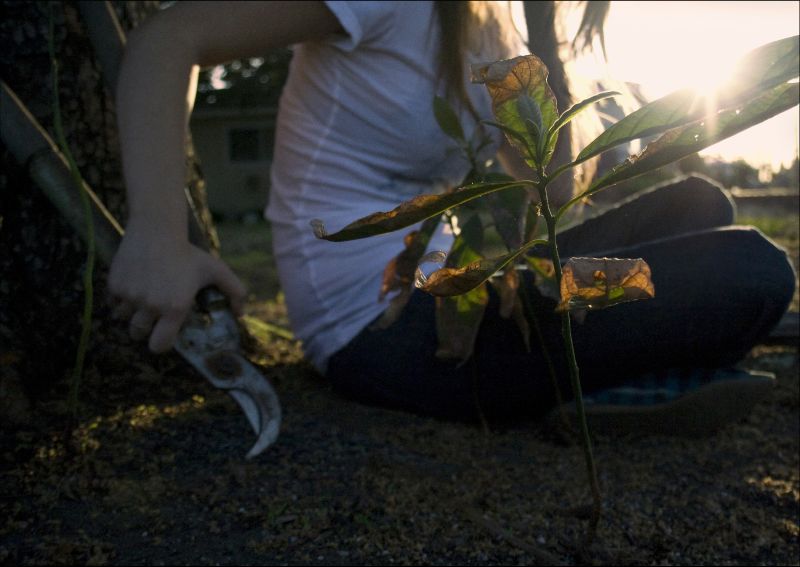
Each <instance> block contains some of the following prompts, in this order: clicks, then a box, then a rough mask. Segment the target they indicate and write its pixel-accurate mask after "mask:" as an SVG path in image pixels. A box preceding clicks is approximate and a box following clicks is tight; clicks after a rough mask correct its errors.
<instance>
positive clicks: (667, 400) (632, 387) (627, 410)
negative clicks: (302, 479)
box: [550, 368, 775, 437]
mask: <svg viewBox="0 0 800 567" xmlns="http://www.w3.org/2000/svg"><path fill="white" fill-rule="evenodd" d="M774 385H775V375H774V374H772V373H771V372H757V371H746V370H737V369H734V368H725V369H705V368H692V369H671V370H665V371H660V372H651V373H648V374H644V375H642V376H639V377H637V378H636V379H634V380H630V381H628V382H626V383H623V384H621V385H620V386H617V387H614V388H610V389H607V390H600V391H597V392H592V393H591V394H587V395H585V396H584V397H583V401H584V408H585V411H586V421H587V422H588V424H589V429H590V431H594V432H597V433H608V434H630V433H639V434H641V433H645V434H657V435H678V436H683V437H702V436H705V435H710V434H712V433H713V432H714V431H716V430H717V429H719V428H720V427H722V426H724V425H727V424H728V423H733V422H736V421H739V420H740V419H742V418H744V417H746V416H747V415H748V414H749V413H750V411H751V410H752V409H753V406H755V405H756V403H758V402H759V401H760V400H761V399H762V398H764V396H765V395H766V394H768V393H769V392H770V390H771V389H772V388H773V386H774ZM560 411H564V412H565V413H566V415H567V417H568V418H569V419H570V421H572V422H573V423H577V412H576V410H575V404H574V402H573V401H570V402H568V403H565V404H564V405H563V406H562V407H561V409H559V408H556V409H555V410H553V411H552V412H551V414H550V419H559V412H560Z"/></svg>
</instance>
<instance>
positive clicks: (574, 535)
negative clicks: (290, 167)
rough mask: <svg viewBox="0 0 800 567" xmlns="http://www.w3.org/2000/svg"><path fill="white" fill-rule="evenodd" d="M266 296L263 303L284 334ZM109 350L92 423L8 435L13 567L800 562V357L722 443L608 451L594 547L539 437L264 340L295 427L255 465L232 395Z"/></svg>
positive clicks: (564, 458) (267, 361)
mask: <svg viewBox="0 0 800 567" xmlns="http://www.w3.org/2000/svg"><path fill="white" fill-rule="evenodd" d="M224 238H225V236H224V235H223V242H224ZM792 257H793V258H795V260H796V258H797V249H796V244H795V248H794V250H793V252H792ZM262 277H263V276H262ZM272 294H273V295H272V296H271V297H266V296H265V295H262V296H254V297H253V298H251V303H250V306H249V309H250V311H251V313H253V314H255V315H265V314H268V315H269V317H270V319H271V320H272V321H277V322H278V323H279V324H280V323H282V322H283V323H284V324H285V313H284V311H283V306H282V304H281V302H280V300H279V298H278V299H277V300H276V299H275V296H274V288H273V289H272ZM795 308H796V306H795ZM95 337H96V338H95V345H94V348H93V351H92V360H91V365H90V369H89V371H88V373H87V376H86V380H85V383H84V386H83V389H82V408H81V415H82V417H81V419H80V420H78V422H77V423H74V424H72V425H68V422H69V420H68V419H67V417H66V409H65V406H64V402H63V401H62V400H63V398H64V396H63V395H62V394H63V392H55V393H54V394H53V396H52V397H51V399H50V400H49V401H44V402H42V403H39V404H38V405H36V406H35V407H34V408H33V409H32V410H31V412H30V413H29V416H28V419H26V420H21V422H18V423H16V424H8V423H6V424H4V425H3V429H2V432H0V439H2V451H1V452H0V478H2V482H0V563H2V564H3V565H11V564H20V565H28V564H72V563H79V564H94V565H97V564H125V565H133V564H136V565H139V564H147V565H170V564H209V565H213V564H220V565H222V564H225V565H250V564H261V565H279V564H286V565H308V564H311V565H313V564H334V565H345V564H381V565H389V564H420V563H424V564H434V565H440V564H442V565H444V564H464V565H489V564H510V565H516V564H519V565H529V564H555V563H561V564H567V565H570V564H580V563H590V564H608V565H611V564H620V565H665V564H669V565H698V564H699V565H705V564H714V565H745V564H747V565H750V564H752V565H786V564H794V565H797V564H799V563H800V419H798V417H799V415H798V414H800V384H799V383H798V349H797V346H796V345H794V346H771V347H768V346H760V347H758V348H756V349H754V351H753V352H752V353H751V355H750V357H749V358H748V359H747V360H746V361H745V362H744V366H745V367H747V368H751V369H757V370H767V371H771V372H774V373H775V374H776V376H777V386H776V387H775V388H774V390H773V391H772V393H771V394H769V396H768V397H767V398H766V399H765V400H763V401H762V402H760V403H759V404H758V405H757V406H756V408H755V410H754V411H753V412H752V414H751V415H749V416H748V417H747V418H746V419H744V420H742V421H741V422H739V423H735V424H731V425H729V426H726V427H725V428H723V429H722V430H720V431H718V432H716V433H715V434H713V435H711V436H709V437H706V438H702V439H683V438H675V437H664V436H647V435H641V436H627V437H609V436H601V435H595V439H594V441H595V445H594V449H595V458H596V460H597V463H598V467H599V475H600V481H601V485H602V492H603V498H604V506H605V509H604V512H603V518H602V520H601V522H600V527H599V532H598V534H597V538H596V540H595V543H594V544H593V545H592V546H591V548H588V549H582V545H581V542H582V539H583V536H584V534H585V530H586V525H587V522H586V510H587V508H586V506H587V504H589V503H590V497H589V491H588V488H587V483H586V471H585V465H584V461H583V456H582V453H581V450H580V447H579V446H578V445H576V444H574V443H570V442H569V441H568V440H565V439H566V438H565V436H564V435H560V434H558V432H554V431H553V430H551V429H549V428H548V427H547V426H546V425H545V424H542V423H538V422H531V423H529V424H527V425H524V426H520V427H515V428H513V429H499V428H496V427H490V429H489V430H488V431H486V430H484V429H482V428H481V427H479V426H471V425H463V424H454V423H445V422H440V421H436V420H433V419H427V418H421V417H417V416H413V415H409V414H405V413H399V412H392V411H386V410H382V409H376V408H370V407H365V406H362V405H358V404H355V403H353V402H350V401H348V400H344V399H341V398H338V397H336V396H335V395H334V394H333V393H332V392H331V390H330V388H329V386H328V385H327V384H326V383H325V381H324V380H323V379H322V378H320V377H319V376H317V375H316V374H315V373H314V372H313V371H312V370H311V369H310V368H309V367H308V365H307V364H306V363H305V362H303V360H302V356H301V351H300V348H299V345H298V344H297V343H295V342H293V341H290V340H286V339H283V338H279V337H262V340H261V341H259V346H257V348H255V349H253V352H252V353H251V357H252V359H253V360H254V361H255V362H256V363H258V364H259V365H260V366H261V367H262V368H263V370H264V372H265V374H266V375H267V376H268V377H269V378H270V380H272V381H273V383H274V384H275V386H276V388H277V390H278V392H279V395H280V397H281V400H282V402H283V407H284V412H285V416H284V423H283V429H282V432H281V437H280V439H279V441H278V443H277V444H276V445H275V446H274V447H271V448H270V449H269V450H267V451H266V452H265V453H264V454H262V455H261V456H260V457H258V458H256V459H255V460H253V461H251V462H248V461H245V460H244V455H245V453H246V452H247V449H248V448H249V443H250V442H252V441H253V435H252V431H251V430H250V428H249V426H248V424H247V422H246V420H245V419H244V417H243V415H242V414H241V412H240V410H239V409H238V406H237V405H236V404H235V403H234V402H233V401H232V400H231V399H230V398H229V397H228V396H227V395H226V394H225V393H224V392H221V391H218V390H215V389H213V388H212V387H210V386H209V385H207V384H206V383H205V382H204V381H203V380H202V379H201V378H200V377H198V376H197V375H196V374H195V373H194V372H193V371H192V370H191V368H189V367H188V366H187V365H186V364H184V363H183V362H182V361H181V360H180V359H178V358H177V357H172V356H166V357H155V356H151V355H149V354H148V353H146V352H145V350H144V348H143V347H141V346H140V345H137V344H132V343H130V342H129V341H128V340H127V339H126V337H125V333H124V329H123V328H121V327H120V328H116V327H115V328H105V329H98V330H97V332H96V333H95ZM132 361H134V362H132Z"/></svg>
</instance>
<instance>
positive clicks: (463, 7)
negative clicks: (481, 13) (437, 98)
mask: <svg viewBox="0 0 800 567" xmlns="http://www.w3.org/2000/svg"><path fill="white" fill-rule="evenodd" d="M434 6H435V8H436V16H437V18H438V20H439V22H438V24H439V75H440V76H441V77H442V78H443V79H444V84H445V93H446V95H447V98H449V99H450V100H451V102H455V103H456V104H459V105H462V106H464V107H466V108H467V109H468V110H469V112H470V114H472V116H473V117H476V118H477V113H476V112H475V108H474V107H473V106H472V103H471V102H470V99H469V96H467V91H466V89H465V87H464V61H465V55H466V52H467V39H468V34H469V27H470V22H471V13H470V7H469V2H464V1H445V0H436V1H435V2H434Z"/></svg>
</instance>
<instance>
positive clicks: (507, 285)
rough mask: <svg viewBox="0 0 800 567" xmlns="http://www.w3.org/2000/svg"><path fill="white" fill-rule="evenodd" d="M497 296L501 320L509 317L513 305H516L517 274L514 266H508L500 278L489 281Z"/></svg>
mask: <svg viewBox="0 0 800 567" xmlns="http://www.w3.org/2000/svg"><path fill="white" fill-rule="evenodd" d="M490 281H491V282H492V285H494V288H495V289H496V290H497V295H498V296H499V297H500V316H501V317H502V318H503V319H508V318H509V317H511V312H512V311H513V309H514V305H516V303H517V290H518V289H519V273H518V272H517V270H516V269H514V266H509V267H508V268H507V269H506V270H505V272H503V275H502V277H499V278H494V279H492V280H490Z"/></svg>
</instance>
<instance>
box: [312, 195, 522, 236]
mask: <svg viewBox="0 0 800 567" xmlns="http://www.w3.org/2000/svg"><path fill="white" fill-rule="evenodd" d="M531 184H532V182H531V181H526V180H522V181H515V182H514V183H506V182H499V183H474V184H472V185H467V186H465V187H462V188H460V189H456V190H455V191H451V192H450V193H443V194H441V195H418V196H416V197H414V198H413V199H411V200H410V201H406V202H404V203H401V204H400V205H399V206H398V207H396V208H394V209H392V210H391V211H388V212H378V213H372V214H371V215H367V216H366V217H363V218H361V219H359V220H357V221H354V222H352V223H350V224H348V225H347V226H345V227H344V228H343V229H341V230H340V231H338V232H335V233H333V234H328V232H327V231H326V230H325V225H324V223H323V222H322V221H321V220H319V219H315V220H313V221H311V226H312V227H313V229H314V234H315V235H316V236H317V238H323V239H325V240H330V241H332V242H341V241H344V240H356V239H358V238H366V237H368V236H374V235H376V234H385V233H387V232H392V231H395V230H399V229H401V228H406V227H408V226H411V225H412V224H416V223H417V222H419V221H422V220H425V219H426V218H429V217H432V216H435V215H439V214H441V213H443V212H444V211H446V210H447V209H451V208H453V207H456V206H458V205H462V204H464V203H466V202H468V201H471V200H472V199H475V198H477V197H480V196H482V195H487V194H489V193H492V192H494V191H500V190H502V189H508V188H511V187H520V186H523V185H531Z"/></svg>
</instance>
